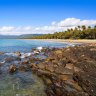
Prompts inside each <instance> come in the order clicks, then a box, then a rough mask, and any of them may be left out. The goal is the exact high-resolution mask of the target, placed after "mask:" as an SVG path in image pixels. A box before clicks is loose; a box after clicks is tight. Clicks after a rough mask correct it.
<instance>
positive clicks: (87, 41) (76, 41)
mask: <svg viewBox="0 0 96 96" xmlns="http://www.w3.org/2000/svg"><path fill="white" fill-rule="evenodd" d="M24 40H40V41H50V42H60V43H65V42H69V43H87V44H88V43H96V39H92V40H91V39H90V40H89V39H78V40H72V39H24Z"/></svg>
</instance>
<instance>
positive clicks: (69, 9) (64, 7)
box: [0, 0, 96, 33]
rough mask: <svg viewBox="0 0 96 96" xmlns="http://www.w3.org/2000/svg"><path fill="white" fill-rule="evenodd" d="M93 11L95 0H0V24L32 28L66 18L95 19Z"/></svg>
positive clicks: (95, 15) (95, 6)
mask: <svg viewBox="0 0 96 96" xmlns="http://www.w3.org/2000/svg"><path fill="white" fill-rule="evenodd" d="M95 11H96V0H0V26H1V29H2V26H3V27H4V26H11V27H12V26H15V27H18V26H19V28H20V27H21V26H26V27H27V28H28V27H29V26H31V27H32V28H33V27H38V26H39V27H40V26H51V23H52V22H53V21H54V22H61V21H62V20H65V19H66V18H76V19H80V20H81V21H82V20H96V12H95ZM11 27H10V28H11ZM4 28H5V27H4ZM4 28H3V29H4ZM10 28H9V29H10ZM5 29H6V28H5ZM25 29H26V28H25ZM29 29H30V28H29ZM1 31H2V30H1ZM20 31H21V30H20ZM54 31H55V30H54ZM36 32H37V31H36ZM51 32H52V31H51ZM21 33H22V32H21Z"/></svg>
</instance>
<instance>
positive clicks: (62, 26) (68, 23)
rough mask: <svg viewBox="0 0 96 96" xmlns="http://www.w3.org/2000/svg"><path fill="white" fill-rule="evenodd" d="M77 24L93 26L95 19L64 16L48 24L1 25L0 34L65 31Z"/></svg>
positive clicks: (95, 23)
mask: <svg viewBox="0 0 96 96" xmlns="http://www.w3.org/2000/svg"><path fill="white" fill-rule="evenodd" d="M78 25H81V26H82V25H86V26H94V25H96V20H80V19H77V18H66V19H64V20H62V21H60V22H56V21H54V22H52V23H51V24H50V25H49V26H39V27H34V26H18V27H15V26H1V27H0V35H21V34H47V33H54V32H58V31H65V30H67V29H68V28H74V27H76V26H78Z"/></svg>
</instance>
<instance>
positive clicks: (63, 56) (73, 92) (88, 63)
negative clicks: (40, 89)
mask: <svg viewBox="0 0 96 96" xmlns="http://www.w3.org/2000/svg"><path fill="white" fill-rule="evenodd" d="M30 67H31V69H32V71H33V72H34V73H36V74H37V75H38V76H40V77H41V78H42V79H43V81H44V83H45V85H46V93H47V96H96V44H86V45H79V46H74V47H67V48H60V49H54V50H53V51H52V52H51V54H50V55H49V56H48V58H46V59H45V60H44V61H43V62H42V63H39V64H34V63H33V64H31V65H30Z"/></svg>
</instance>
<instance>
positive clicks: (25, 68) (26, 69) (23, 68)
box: [19, 65, 29, 72]
mask: <svg viewBox="0 0 96 96" xmlns="http://www.w3.org/2000/svg"><path fill="white" fill-rule="evenodd" d="M19 71H22V72H25V71H29V68H28V67H25V66H22V65H21V66H19Z"/></svg>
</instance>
